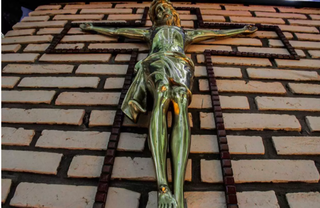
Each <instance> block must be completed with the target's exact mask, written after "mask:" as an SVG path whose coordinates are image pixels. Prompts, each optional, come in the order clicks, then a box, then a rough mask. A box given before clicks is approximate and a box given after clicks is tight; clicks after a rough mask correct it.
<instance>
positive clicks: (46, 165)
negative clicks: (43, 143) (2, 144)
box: [1, 150, 62, 175]
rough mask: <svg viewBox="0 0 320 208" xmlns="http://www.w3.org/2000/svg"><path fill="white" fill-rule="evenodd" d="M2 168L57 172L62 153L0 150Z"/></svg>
mask: <svg viewBox="0 0 320 208" xmlns="http://www.w3.org/2000/svg"><path fill="white" fill-rule="evenodd" d="M2 154H3V155H2V158H1V161H2V165H1V166H2V167H1V168H2V170H5V171H15V172H29V173H38V174H52V175H56V174H57V169H58V166H59V164H60V161H61V158H62V154H57V153H49V152H34V151H20V150H2Z"/></svg>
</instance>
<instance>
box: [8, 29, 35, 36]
mask: <svg viewBox="0 0 320 208" xmlns="http://www.w3.org/2000/svg"><path fill="white" fill-rule="evenodd" d="M35 32H36V29H27V30H10V31H8V32H7V33H6V35H5V37H14V36H25V35H33V34H34V33H35Z"/></svg>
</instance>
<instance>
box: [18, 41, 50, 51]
mask: <svg viewBox="0 0 320 208" xmlns="http://www.w3.org/2000/svg"><path fill="white" fill-rule="evenodd" d="M49 45H50V44H49V43H44V44H29V45H28V46H27V47H26V48H25V49H24V50H23V52H44V51H45V50H46V49H47V48H48V47H49Z"/></svg>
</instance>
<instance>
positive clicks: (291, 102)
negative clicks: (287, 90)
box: [255, 97, 320, 111]
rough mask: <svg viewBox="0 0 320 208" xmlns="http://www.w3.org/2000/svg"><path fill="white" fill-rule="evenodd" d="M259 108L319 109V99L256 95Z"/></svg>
mask: <svg viewBox="0 0 320 208" xmlns="http://www.w3.org/2000/svg"><path fill="white" fill-rule="evenodd" d="M255 102H256V104H257V106H258V109H259V110H282V111H283V110H284V111H286V110H287V111H320V100H319V99H316V98H300V97H294V98H292V97H256V98H255Z"/></svg>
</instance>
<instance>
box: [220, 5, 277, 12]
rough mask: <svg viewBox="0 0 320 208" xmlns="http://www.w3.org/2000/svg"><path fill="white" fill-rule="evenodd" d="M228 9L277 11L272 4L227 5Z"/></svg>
mask: <svg viewBox="0 0 320 208" xmlns="http://www.w3.org/2000/svg"><path fill="white" fill-rule="evenodd" d="M225 8H226V10H236V11H237V10H248V11H263V12H265V11H267V12H276V10H275V9H274V8H273V7H272V6H255V5H253V6H228V5H226V6H225Z"/></svg>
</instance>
